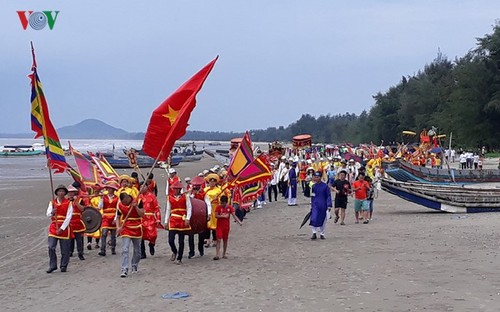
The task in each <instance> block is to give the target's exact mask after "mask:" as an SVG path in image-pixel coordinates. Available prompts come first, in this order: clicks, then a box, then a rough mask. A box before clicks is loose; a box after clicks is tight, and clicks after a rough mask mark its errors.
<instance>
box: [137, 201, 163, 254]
mask: <svg viewBox="0 0 500 312" xmlns="http://www.w3.org/2000/svg"><path fill="white" fill-rule="evenodd" d="M139 200H142V203H143V208H144V216H143V217H142V239H143V240H147V241H149V242H150V243H151V244H155V243H156V238H157V236H158V231H157V230H156V226H157V224H158V222H160V220H161V219H160V205H159V204H158V200H157V199H156V196H155V195H154V194H153V193H151V192H149V191H148V192H146V193H144V194H141V195H139Z"/></svg>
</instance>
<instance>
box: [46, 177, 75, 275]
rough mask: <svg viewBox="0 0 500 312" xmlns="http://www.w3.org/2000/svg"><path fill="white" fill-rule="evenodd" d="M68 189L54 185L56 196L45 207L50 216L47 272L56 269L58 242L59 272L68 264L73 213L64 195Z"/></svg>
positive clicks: (69, 202) (64, 270) (71, 206)
mask: <svg viewBox="0 0 500 312" xmlns="http://www.w3.org/2000/svg"><path fill="white" fill-rule="evenodd" d="M66 194H68V189H67V188H66V187H65V186H64V185H59V186H57V187H56V190H55V195H56V198H55V199H54V200H52V201H50V203H49V206H48V207H47V217H50V218H51V222H50V225H49V238H48V245H49V269H48V270H47V273H52V272H54V271H55V270H57V255H56V246H57V243H58V242H59V245H60V247H61V272H66V269H67V267H68V264H69V247H70V236H71V231H70V227H69V224H70V220H71V215H72V214H73V205H72V204H71V201H70V200H69V199H67V198H66V197H65V196H66Z"/></svg>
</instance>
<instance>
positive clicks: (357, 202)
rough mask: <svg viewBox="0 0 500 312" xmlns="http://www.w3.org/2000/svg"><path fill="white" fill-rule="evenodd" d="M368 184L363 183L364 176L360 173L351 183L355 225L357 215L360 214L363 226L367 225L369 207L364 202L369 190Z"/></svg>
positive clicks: (357, 221)
mask: <svg viewBox="0 0 500 312" xmlns="http://www.w3.org/2000/svg"><path fill="white" fill-rule="evenodd" d="M370 188H371V186H370V183H368V182H367V181H365V174H364V173H363V172H360V173H359V174H358V179H357V180H356V181H354V182H353V183H352V190H353V191H354V215H355V216H356V223H359V213H360V212H361V213H362V216H363V219H364V220H365V221H363V223H364V224H367V223H368V218H369V212H370V207H369V205H368V202H367V201H366V199H367V197H368V191H369V190H370Z"/></svg>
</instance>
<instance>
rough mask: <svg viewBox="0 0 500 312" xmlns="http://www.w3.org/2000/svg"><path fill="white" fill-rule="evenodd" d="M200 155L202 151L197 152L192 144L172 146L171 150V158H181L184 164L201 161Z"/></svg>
mask: <svg viewBox="0 0 500 312" xmlns="http://www.w3.org/2000/svg"><path fill="white" fill-rule="evenodd" d="M202 155H203V150H201V151H197V150H196V145H195V144H194V143H192V144H181V145H174V147H173V148H172V157H176V156H181V157H182V158H181V161H184V162H190V161H198V160H201V157H202Z"/></svg>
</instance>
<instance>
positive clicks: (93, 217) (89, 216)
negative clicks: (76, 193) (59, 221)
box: [82, 207, 102, 233]
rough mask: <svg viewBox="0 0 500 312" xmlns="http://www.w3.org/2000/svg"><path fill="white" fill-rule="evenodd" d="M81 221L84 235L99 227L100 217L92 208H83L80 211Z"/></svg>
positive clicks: (97, 211)
mask: <svg viewBox="0 0 500 312" xmlns="http://www.w3.org/2000/svg"><path fill="white" fill-rule="evenodd" d="M82 220H83V223H85V233H94V232H95V231H97V230H99V228H100V227H101V222H102V215H101V212H100V211H99V210H97V209H96V208H94V207H85V208H84V209H83V211H82Z"/></svg>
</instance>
